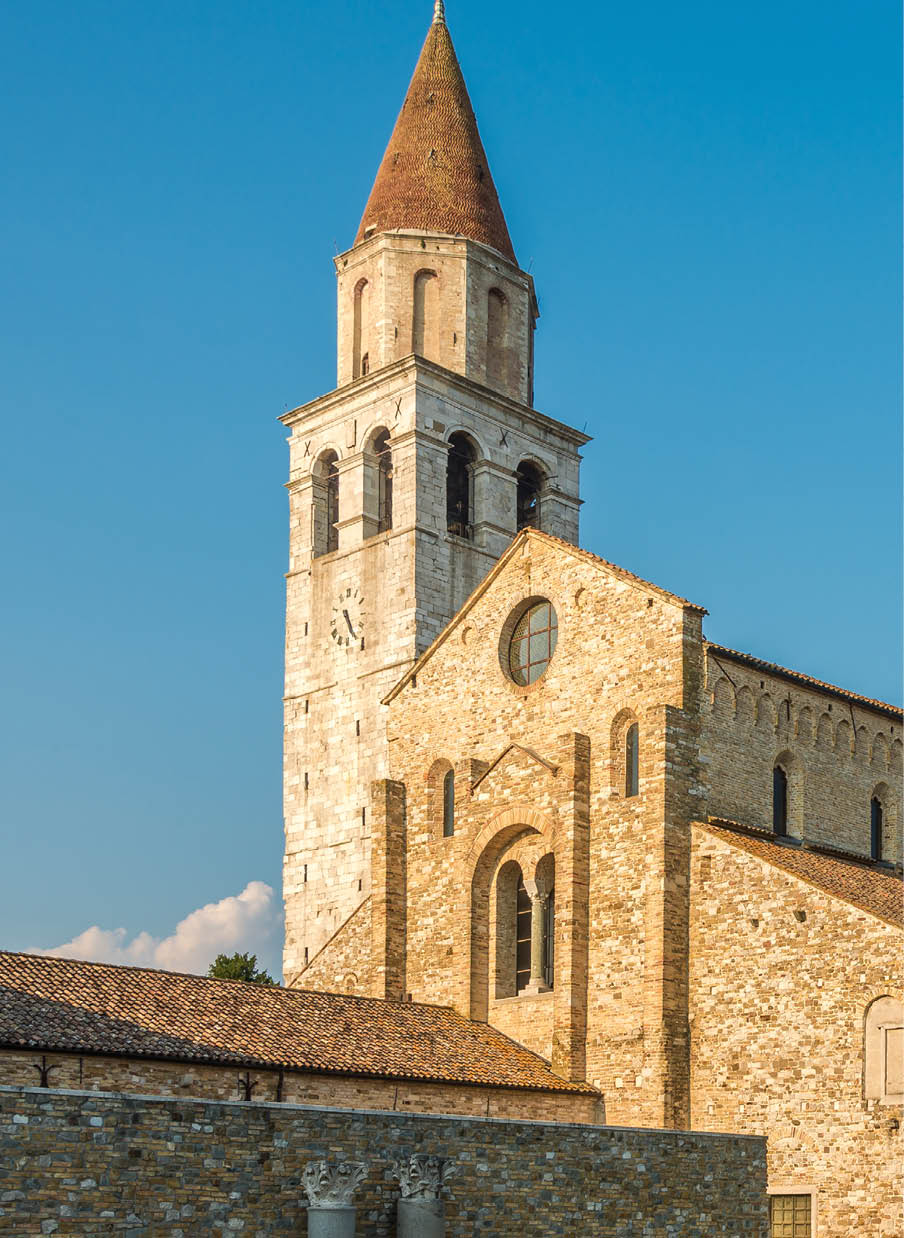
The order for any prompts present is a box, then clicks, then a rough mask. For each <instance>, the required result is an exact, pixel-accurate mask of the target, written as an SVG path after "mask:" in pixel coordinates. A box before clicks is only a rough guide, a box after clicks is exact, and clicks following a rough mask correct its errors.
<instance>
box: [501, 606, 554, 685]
mask: <svg viewBox="0 0 904 1238" xmlns="http://www.w3.org/2000/svg"><path fill="white" fill-rule="evenodd" d="M558 639H559V623H558V620H557V619H556V612H555V610H554V609H553V607H552V603H551V602H546V601H538V602H533V603H532V604H531V605H530V606H529V607H528V608H527V610H526V611H525V612H524V614H523V615H522V616H521V617H520V619H519V620H518V622H517V623H516V624H515V628H514V631H513V632H512V635H511V638H510V640H509V647H508V669H509V674H510V675H511V677H512V679H514V681H515V683H517V684H520V685H521V686H522V687H526V686H527V685H528V684H531V683H536V681H537V680H538V679H539V678H540V676H541V675H542V674H543V672H544V671H545V670H546V668H547V666H549V663H550V660H551V659H552V655H553V654H554V653H555V651H556V642H557V640H558Z"/></svg>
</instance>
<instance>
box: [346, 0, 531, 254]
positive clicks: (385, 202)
mask: <svg viewBox="0 0 904 1238" xmlns="http://www.w3.org/2000/svg"><path fill="white" fill-rule="evenodd" d="M396 228H424V229H426V230H429V231H431V232H445V233H448V234H450V235H452V236H466V237H468V238H469V239H470V240H472V241H482V242H483V243H484V244H485V245H491V246H492V247H493V249H497V250H499V252H500V253H502V254H504V255H505V256H506V258H509V259H511V261H512V262H514V261H515V252H514V250H513V249H512V242H511V239H510V238H509V233H508V228H507V227H506V224H505V218H504V216H503V214H502V207H501V206H500V205H499V198H498V196H497V194H496V186H495V185H494V184H493V178H492V176H491V175H490V168H489V164H488V163H487V157H486V154H485V152H484V149H483V143H482V142H481V140H480V134H479V133H478V132H477V121H476V120H475V118H474V109H473V108H472V107H471V100H470V99H469V98H468V89H467V87H466V86H465V81H464V78H463V76H462V72H461V68H460V67H459V64H458V59H457V57H456V55H455V48H454V47H453V46H452V38H451V36H450V34H449V30H448V27H447V26H446V18H445V8H444V5H443V0H436V7H435V9H434V15H433V22H432V24H431V26H430V30H429V32H428V34H427V39H426V42H425V43H424V46H423V49H422V51H421V55H420V59H419V60H418V62H417V66H416V67H415V70H414V76H413V77H412V79H411V85H410V86H409V87H408V94H407V95H406V96H405V102H404V104H403V105H402V110H401V112H400V113H399V118H398V120H397V121H396V125H395V129H394V130H393V133H392V137H391V138H390V139H389V145H388V146H387V148H386V153H385V155H384V156H383V162H382V163H381V164H380V169H379V171H378V172H377V179H376V180H375V181H374V187H373V189H372V190H371V191H370V198H369V199H368V202H367V206H366V208H365V210H364V215H363V217H362V219H361V226H360V228H359V229H358V236H357V238H356V243H357V241H362V240H363V239H364V236H365V233H366V234H367V235H368V236H369V235H370V234H371V232H391V231H393V230H394V229H396Z"/></svg>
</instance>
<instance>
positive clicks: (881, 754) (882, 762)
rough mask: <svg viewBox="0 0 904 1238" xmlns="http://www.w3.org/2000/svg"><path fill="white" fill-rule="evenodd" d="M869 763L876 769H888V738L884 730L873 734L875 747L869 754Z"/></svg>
mask: <svg viewBox="0 0 904 1238" xmlns="http://www.w3.org/2000/svg"><path fill="white" fill-rule="evenodd" d="M869 763H870V765H872V767H873V768H874V769H881V770H885V769H888V740H887V739H886V738H885V735H884V734H883V732H882V731H877V732H876V734H875V735H874V736H873V747H872V751H871V752H870V754H869Z"/></svg>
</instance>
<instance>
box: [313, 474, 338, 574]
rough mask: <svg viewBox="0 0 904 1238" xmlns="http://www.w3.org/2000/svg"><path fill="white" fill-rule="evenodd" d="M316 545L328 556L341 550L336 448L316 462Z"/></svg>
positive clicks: (314, 477) (314, 512) (315, 546)
mask: <svg viewBox="0 0 904 1238" xmlns="http://www.w3.org/2000/svg"><path fill="white" fill-rule="evenodd" d="M313 481H314V487H313V503H314V509H313V513H312V518H313V544H314V555H315V557H316V556H317V555H326V554H329V553H330V552H331V551H333V550H338V549H339V530H338V528H337V527H336V525H337V523H338V520H339V457H338V456H337V455H336V453H335V451H325V452H324V453H323V455H322V456H321V457H320V459H319V460H318V461H317V463H316V464H315V465H314V473H313Z"/></svg>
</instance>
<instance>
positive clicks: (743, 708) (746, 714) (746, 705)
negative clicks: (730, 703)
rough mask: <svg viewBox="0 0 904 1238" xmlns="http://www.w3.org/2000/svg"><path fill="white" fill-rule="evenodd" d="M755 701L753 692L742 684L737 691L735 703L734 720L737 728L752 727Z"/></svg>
mask: <svg viewBox="0 0 904 1238" xmlns="http://www.w3.org/2000/svg"><path fill="white" fill-rule="evenodd" d="M755 706H756V701H755V699H754V695H753V692H752V691H751V689H750V688H749V687H748V686H747V684H744V685H743V686H742V687H741V688H740V689H739V690H738V695H737V700H736V702H735V718H736V719H737V722H738V725H739V726H745V727H752V726H753V721H754V713H755Z"/></svg>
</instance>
